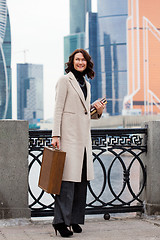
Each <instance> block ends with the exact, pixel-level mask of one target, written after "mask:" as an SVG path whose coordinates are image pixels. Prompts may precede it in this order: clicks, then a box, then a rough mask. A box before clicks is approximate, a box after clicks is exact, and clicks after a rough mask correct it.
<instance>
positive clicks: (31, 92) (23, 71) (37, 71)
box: [17, 63, 43, 124]
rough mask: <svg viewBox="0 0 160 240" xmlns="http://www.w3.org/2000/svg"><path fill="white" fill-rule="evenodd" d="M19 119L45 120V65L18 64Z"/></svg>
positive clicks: (35, 121)
mask: <svg viewBox="0 0 160 240" xmlns="http://www.w3.org/2000/svg"><path fill="white" fill-rule="evenodd" d="M17 119H24V120H28V121H29V123H30V124H36V123H37V122H39V121H40V120H42V119H43V65H40V64H28V63H24V64H17Z"/></svg>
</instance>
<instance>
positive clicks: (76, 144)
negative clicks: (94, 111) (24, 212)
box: [52, 72, 98, 182]
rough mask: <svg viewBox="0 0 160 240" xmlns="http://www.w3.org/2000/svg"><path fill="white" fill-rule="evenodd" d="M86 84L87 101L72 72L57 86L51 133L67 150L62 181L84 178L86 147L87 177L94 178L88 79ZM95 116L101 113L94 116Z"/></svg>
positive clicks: (75, 180) (88, 178)
mask: <svg viewBox="0 0 160 240" xmlns="http://www.w3.org/2000/svg"><path fill="white" fill-rule="evenodd" d="M85 81H86V80H85ZM86 86H87V99H86V100H85V98H84V94H83V92H82V90H81V88H80V86H79V84H78V81H77V80H76V78H75V77H74V75H73V73H72V72H69V73H68V74H66V75H64V76H62V77H61V78H60V79H59V81H58V82H57V85H56V101H55V110H54V119H53V130H52V136H59V137H60V148H61V150H63V151H65V152H66V161H65V166H64V172H63V181H72V182H80V181H81V173H82V166H83V156H84V149H85V148H86V153H87V180H92V179H93V178H94V171H93V159H92V145H91V134H90V84H89V82H87V81H86ZM94 118H98V116H97V115H95V116H94Z"/></svg>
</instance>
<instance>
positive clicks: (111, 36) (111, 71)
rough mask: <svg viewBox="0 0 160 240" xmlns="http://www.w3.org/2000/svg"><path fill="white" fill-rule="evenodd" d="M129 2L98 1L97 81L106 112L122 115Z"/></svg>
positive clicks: (125, 76) (125, 91)
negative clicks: (104, 99) (100, 87)
mask: <svg viewBox="0 0 160 240" xmlns="http://www.w3.org/2000/svg"><path fill="white" fill-rule="evenodd" d="M127 17H128V0H123V1H122V0H112V1H110V0H101V1H98V39H97V42H98V50H97V54H98V63H99V64H98V73H97V74H98V81H99V84H101V86H102V97H103V96H106V98H107V101H108V103H107V112H108V113H109V114H110V115H118V114H121V111H122V107H123V98H124V96H125V95H126V93H127V45H126V42H127V38H126V20H127Z"/></svg>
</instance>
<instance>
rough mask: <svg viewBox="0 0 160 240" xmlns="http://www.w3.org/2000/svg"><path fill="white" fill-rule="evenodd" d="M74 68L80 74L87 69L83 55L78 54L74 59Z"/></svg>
mask: <svg viewBox="0 0 160 240" xmlns="http://www.w3.org/2000/svg"><path fill="white" fill-rule="evenodd" d="M73 66H74V69H76V70H77V71H79V72H83V71H84V70H85V69H86V68H87V61H86V59H85V58H84V56H83V54H82V53H80V52H79V53H76V54H75V55H74V59H73Z"/></svg>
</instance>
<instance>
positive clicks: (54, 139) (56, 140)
mask: <svg viewBox="0 0 160 240" xmlns="http://www.w3.org/2000/svg"><path fill="white" fill-rule="evenodd" d="M51 145H52V146H53V147H57V148H58V149H59V148H60V144H59V137H52V142H51Z"/></svg>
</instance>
